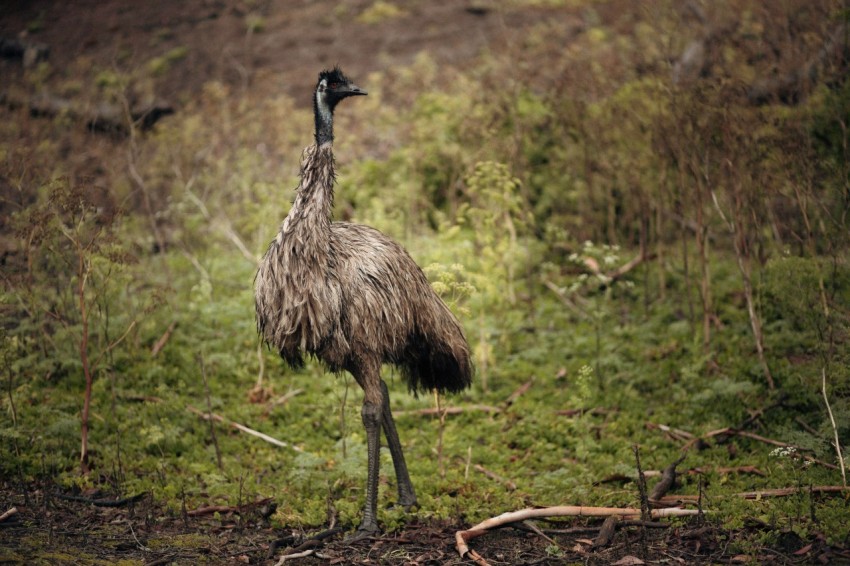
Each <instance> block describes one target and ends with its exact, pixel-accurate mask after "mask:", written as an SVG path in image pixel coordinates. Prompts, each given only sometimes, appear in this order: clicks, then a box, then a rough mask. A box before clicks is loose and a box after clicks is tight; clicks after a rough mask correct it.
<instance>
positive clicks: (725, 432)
mask: <svg viewBox="0 0 850 566" xmlns="http://www.w3.org/2000/svg"><path fill="white" fill-rule="evenodd" d="M715 436H743V437H744V438H751V439H753V440H758V441H759V442H764V443H765V444H770V445H772V446H779V447H780V448H793V449H794V450H795V451H796V452H798V455H799V457H800V458H802V459H803V460H805V461H807V462H811V463H813V464H818V465H820V466H823V467H825V468H829V469H830V470H837V469H839V468H838V466H836V465H835V464H830V463H829V462H824V461H823V460H818V459H817V458H815V457H813V456H809V455H808V454H803V452H811V451H812V450H811V449H810V448H803V447H802V446H797V445H796V444H790V443H788V442H782V441H781V440H774V439H772V438H767V437H765V436H761V435H760V434H756V433H754V432H748V431H746V430H738V429H735V428H731V427H726V428H720V429H717V430H712V431H711V432H707V433H705V434H704V435H702V436H698V437H695V438H692V439H691V440H689V441H688V442H687V444H685V445H684V446H682V450H689V449H690V448H691V447H692V446H693V445H694V444H696V443H697V442H699V441H705V440H706V439H709V438H713V437H715Z"/></svg>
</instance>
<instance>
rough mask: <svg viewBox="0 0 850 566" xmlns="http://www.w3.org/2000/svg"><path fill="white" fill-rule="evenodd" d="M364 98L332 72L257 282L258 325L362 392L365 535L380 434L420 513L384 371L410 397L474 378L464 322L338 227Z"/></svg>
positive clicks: (413, 274) (409, 275)
mask: <svg viewBox="0 0 850 566" xmlns="http://www.w3.org/2000/svg"><path fill="white" fill-rule="evenodd" d="M357 94H365V92H363V91H361V90H360V89H359V88H357V87H356V86H354V85H353V84H352V83H351V81H349V80H348V79H347V78H346V77H345V76H344V75H343V74H342V72H341V71H339V70H338V69H334V70H333V71H323V72H322V73H320V75H319V83H318V84H317V86H316V92H315V93H314V110H315V116H316V145H312V146H310V147H308V148H306V149H305V150H304V153H303V155H302V160H301V181H300V183H299V185H298V188H297V189H296V196H295V201H294V202H293V204H292V208H291V209H290V211H289V214H287V216H286V218H285V219H284V221H283V223H282V225H281V227H280V231H279V232H278V234H277V236H276V237H275V239H274V240H273V241H272V242H271V244H270V245H269V248H268V251H267V252H266V254H265V256H264V257H263V260H262V262H261V264H260V267H259V270H258V272H257V276H256V280H255V299H256V315H257V325H258V328H259V331H260V333H261V335H262V337H263V339H264V340H265V341H266V342H267V343H268V344H269V345H270V346H271V347H273V348H275V349H277V350H278V351H279V352H280V354H281V356H282V357H283V359H284V360H286V361H287V362H288V363H289V364H290V365H291V366H293V367H298V366H300V365H302V364H303V360H304V357H305V356H309V355H312V356H315V357H316V358H318V359H319V360H321V361H322V362H324V363H325V364H326V365H327V366H328V368H329V369H330V370H331V371H334V372H339V371H342V370H346V371H349V372H350V373H351V374H352V375H353V376H354V378H355V380H356V381H357V383H358V384H359V385H360V386H361V387H362V388H363V391H364V402H363V409H362V411H361V414H362V418H363V424H364V426H365V428H366V433H367V442H368V456H369V470H368V474H367V485H366V504H365V506H364V512H363V522H362V523H361V525H360V528H359V529H358V532H359V533H360V534H364V533H371V532H375V531H377V530H378V524H377V518H376V505H377V478H378V450H379V437H380V430H381V429H382V428H383V430H384V432H385V434H386V437H387V442H388V445H389V448H390V452H391V454H392V457H393V464H394V468H395V471H396V477H397V480H398V490H399V503H400V504H401V505H404V506H405V507H410V506H413V505H415V504H416V496H415V492H414V490H413V485H412V484H411V482H410V478H409V476H408V472H407V467H406V465H405V462H404V455H403V453H402V449H401V444H400V442H399V440H398V435H397V433H396V430H395V425H394V423H393V420H392V413H391V412H390V408H389V394H388V391H387V387H386V384H385V383H384V382H383V380H382V379H381V376H380V371H381V365H382V364H384V363H389V364H393V365H395V366H397V367H398V368H399V369H400V370H401V374H402V376H403V377H404V379H405V381H406V383H407V385H408V387H409V389H410V390H412V391H413V392H418V391H430V390H432V389H437V390H439V391H447V392H458V391H461V390H462V389H464V388H466V387H468V386H469V385H470V383H471V379H472V364H471V360H470V351H469V345H468V343H467V341H466V338H465V337H464V334H463V330H462V328H461V326H460V323H459V322H458V321H457V319H456V318H455V317H454V315H453V314H452V313H451V311H450V310H449V309H448V307H447V306H446V305H445V303H443V301H442V300H441V299H440V298H439V297H438V296H437V294H436V293H435V292H434V291H433V289H432V288H431V285H430V284H429V282H428V280H427V278H426V277H425V275H424V273H423V272H422V270H421V269H420V268H419V266H417V265H416V263H415V262H414V261H413V259H411V257H410V255H408V253H407V252H406V251H405V250H404V248H402V247H401V246H400V245H399V244H397V243H395V242H394V241H392V240H391V239H389V238H388V237H387V236H385V235H384V234H382V233H381V232H379V231H378V230H375V229H374V228H370V227H368V226H363V225H359V224H352V223H349V222H332V209H333V200H334V182H335V171H334V156H333V150H332V141H333V110H334V108H335V106H336V104H337V103H338V102H339V101H340V100H342V98H345V97H347V96H353V95H357Z"/></svg>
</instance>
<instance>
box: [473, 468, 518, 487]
mask: <svg viewBox="0 0 850 566" xmlns="http://www.w3.org/2000/svg"><path fill="white" fill-rule="evenodd" d="M473 468H475V470H476V471H479V472H481V473H482V474H484V475H485V476H487V477H488V478H490V479H491V480H496V481H497V482H499V483H502V484H504V485H505V487H506V488H507V489H508V490H509V491H514V490H515V489H516V484H515V483H514V482H512V481H511V480H509V479H506V478H503V477H502V476H500V475H498V474H496V473H494V472H491V471H490V470H488V469H487V468H485V467H484V466H482V465H481V464H475V465H474V466H473Z"/></svg>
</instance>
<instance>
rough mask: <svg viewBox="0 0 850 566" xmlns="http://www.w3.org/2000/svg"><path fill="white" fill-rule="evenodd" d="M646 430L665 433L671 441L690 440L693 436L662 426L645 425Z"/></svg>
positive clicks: (684, 431)
mask: <svg viewBox="0 0 850 566" xmlns="http://www.w3.org/2000/svg"><path fill="white" fill-rule="evenodd" d="M646 428H648V429H649V430H660V431H662V432H666V433H667V434H668V435H669V436H670V438H672V439H673V440H691V439H693V438H694V435H693V434H692V433H690V432H688V431H686V430H681V429H678V428H673V427H670V426H667V425H663V424H655V423H646Z"/></svg>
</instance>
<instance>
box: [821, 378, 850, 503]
mask: <svg viewBox="0 0 850 566" xmlns="http://www.w3.org/2000/svg"><path fill="white" fill-rule="evenodd" d="M821 376H822V381H821V393H823V402H824V403H826V411H827V413H829V422H830V424H832V433H833V435H834V438H835V453H836V455H837V456H838V465H839V466H840V468H841V483H842V485H844V487H847V474H846V472H845V470H844V455H843V454H841V443H840V442H839V440H838V427H837V426H836V425H835V417H833V416H832V407H830V406H829V397H828V396H827V394H826V368H822V369H821Z"/></svg>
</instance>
